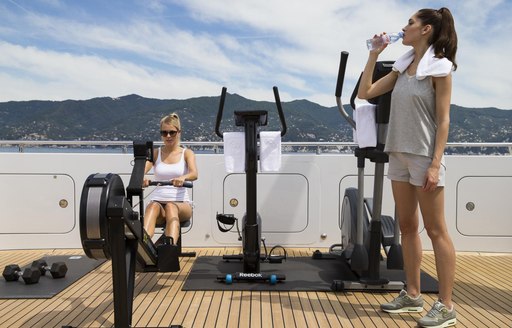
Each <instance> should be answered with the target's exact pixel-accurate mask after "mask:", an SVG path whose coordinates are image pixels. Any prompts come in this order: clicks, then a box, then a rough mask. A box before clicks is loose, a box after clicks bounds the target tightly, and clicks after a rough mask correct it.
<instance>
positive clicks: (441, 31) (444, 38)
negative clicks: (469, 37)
mask: <svg viewBox="0 0 512 328" xmlns="http://www.w3.org/2000/svg"><path fill="white" fill-rule="evenodd" d="M416 17H418V19H419V20H421V22H422V23H423V25H431V26H432V29H433V30H434V31H433V33H432V34H431V36H430V39H429V40H428V41H429V44H431V45H433V46H434V52H435V54H436V57H437V58H443V57H446V58H448V59H449V60H450V61H451V62H452V63H453V68H454V70H456V69H457V63H456V62H455V55H456V53H457V32H455V23H454V21H453V16H452V13H451V12H450V10H449V9H448V8H445V7H443V8H441V9H439V10H436V9H420V10H419V11H418V12H417V14H416Z"/></svg>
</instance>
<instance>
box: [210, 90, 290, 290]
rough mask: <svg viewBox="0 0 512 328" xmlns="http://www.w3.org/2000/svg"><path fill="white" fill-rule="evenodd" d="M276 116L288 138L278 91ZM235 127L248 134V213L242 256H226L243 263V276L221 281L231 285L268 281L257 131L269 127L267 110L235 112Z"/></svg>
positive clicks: (223, 94) (217, 126) (219, 116)
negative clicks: (259, 195)
mask: <svg viewBox="0 0 512 328" xmlns="http://www.w3.org/2000/svg"><path fill="white" fill-rule="evenodd" d="M226 91H227V88H226V87H223V88H222V92H221V97H220V102H219V110H218V112H217V119H216V122H215V133H216V134H217V136H219V137H220V138H222V139H223V133H222V132H221V131H220V125H221V122H222V114H223V111H224V102H225V100H226ZM273 92H274V98H275V102H276V107H277V112H278V115H279V120H280V123H281V136H284V135H285V134H286V130H287V127H286V120H285V116H284V113H283V109H282V106H281V100H280V97H279V90H278V88H277V87H276V86H274V87H273ZM234 115H235V125H236V126H243V127H244V133H245V177H246V212H245V216H244V218H243V220H242V252H243V253H242V254H241V255H224V256H223V259H224V260H242V261H243V272H237V273H235V274H233V275H228V276H227V279H226V277H219V280H224V281H226V280H227V282H228V283H229V282H230V281H229V280H230V278H229V277H236V278H235V280H258V281H266V280H268V279H265V278H264V277H263V276H264V275H263V274H261V273H260V262H261V260H262V258H263V259H264V257H262V256H261V218H260V216H259V214H258V210H257V173H258V127H260V126H265V125H267V120H268V112H267V111H265V110H250V111H236V110H235V112H234ZM217 216H218V217H219V214H218V215H217ZM244 277H245V278H247V279H244ZM265 277H266V276H265ZM269 279H272V281H273V282H275V281H280V280H284V279H285V277H284V276H283V275H279V276H272V277H269Z"/></svg>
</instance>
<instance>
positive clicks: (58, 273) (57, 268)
mask: <svg viewBox="0 0 512 328" xmlns="http://www.w3.org/2000/svg"><path fill="white" fill-rule="evenodd" d="M31 267H32V269H35V270H39V272H40V273H41V275H42V276H44V275H45V274H46V272H50V274H51V275H52V277H53V278H54V279H59V278H64V277H65V276H66V273H67V272H68V267H67V265H66V263H64V262H55V263H53V264H52V266H48V264H47V263H46V261H45V260H37V261H34V262H32V266H31Z"/></svg>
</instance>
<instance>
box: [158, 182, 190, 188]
mask: <svg viewBox="0 0 512 328" xmlns="http://www.w3.org/2000/svg"><path fill="white" fill-rule="evenodd" d="M149 185H150V186H172V185H173V184H172V180H170V181H169V180H167V181H151V180H149ZM182 187H184V188H193V187H194V183H193V182H192V181H184V182H183V186H182Z"/></svg>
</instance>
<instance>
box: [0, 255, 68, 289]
mask: <svg viewBox="0 0 512 328" xmlns="http://www.w3.org/2000/svg"><path fill="white" fill-rule="evenodd" d="M46 272H50V274H51V275H52V277H53V278H54V279H59V278H64V277H65V276H66V273H67V272H68V267H67V266H66V263H64V262H55V263H53V264H52V265H51V266H48V264H47V263H46V261H45V260H37V261H34V262H32V265H31V267H30V268H25V269H23V270H22V269H21V268H20V266H19V265H17V264H10V265H8V266H6V267H5V268H4V271H3V273H2V276H3V277H4V279H5V280H6V281H17V280H19V279H20V278H22V279H23V281H24V282H25V283H26V284H27V285H31V284H36V283H38V282H39V278H41V276H44V275H45V274H46Z"/></svg>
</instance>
